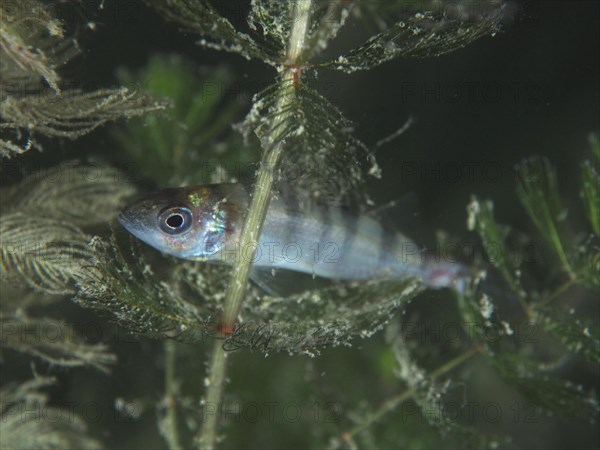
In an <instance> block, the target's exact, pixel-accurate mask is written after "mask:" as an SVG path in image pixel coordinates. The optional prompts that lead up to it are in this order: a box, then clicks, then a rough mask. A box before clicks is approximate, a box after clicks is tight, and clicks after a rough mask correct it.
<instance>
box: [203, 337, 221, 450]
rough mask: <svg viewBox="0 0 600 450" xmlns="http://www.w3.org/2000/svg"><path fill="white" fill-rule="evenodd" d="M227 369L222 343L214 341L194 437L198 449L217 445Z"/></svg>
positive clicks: (204, 449)
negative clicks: (198, 426)
mask: <svg viewBox="0 0 600 450" xmlns="http://www.w3.org/2000/svg"><path fill="white" fill-rule="evenodd" d="M226 369H227V352H226V351H225V349H224V348H223V342H222V341H221V340H219V339H217V340H215V342H214V347H213V354H212V359H211V361H210V366H209V367H208V376H207V377H206V379H205V380H207V381H205V384H207V386H206V388H207V394H206V399H205V403H204V405H202V426H201V427H200V431H199V433H198V435H197V436H196V442H197V446H198V448H199V449H202V450H206V449H209V450H211V449H214V448H215V447H216V445H217V438H218V433H219V417H220V414H219V411H220V410H221V408H220V406H221V401H222V400H221V399H222V398H223V389H224V387H225V376H226Z"/></svg>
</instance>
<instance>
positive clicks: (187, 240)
mask: <svg viewBox="0 0 600 450" xmlns="http://www.w3.org/2000/svg"><path fill="white" fill-rule="evenodd" d="M245 202H247V199H246V198H245V196H244V193H243V192H241V190H240V188H238V187H237V185H235V184H231V185H205V186H195V187H185V188H168V189H163V190H161V191H158V192H154V193H152V194H149V195H146V196H145V197H142V198H140V199H139V200H137V201H135V202H134V203H132V204H131V205H129V206H127V207H125V208H124V209H123V210H122V211H121V213H120V214H119V216H118V221H119V223H120V224H121V225H122V226H123V227H124V228H125V229H126V230H127V231H129V232H130V233H131V234H133V235H134V236H135V237H137V238H138V239H141V240H142V241H144V242H145V243H146V244H148V245H150V246H152V247H154V248H155V249H157V250H159V251H161V252H163V253H167V254H169V255H173V256H176V257H178V258H184V259H195V260H198V259H200V260H211V259H216V258H217V257H218V253H219V251H220V250H221V249H222V248H223V247H224V246H225V245H226V243H227V242H229V241H232V240H235V239H237V235H238V234H239V228H240V226H241V223H242V222H241V221H242V220H243V217H242V216H243V208H244V206H245V205H244V203H245Z"/></svg>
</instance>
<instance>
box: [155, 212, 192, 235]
mask: <svg viewBox="0 0 600 450" xmlns="http://www.w3.org/2000/svg"><path fill="white" fill-rule="evenodd" d="M158 223H159V225H160V229H161V230H162V231H163V232H164V233H166V234H171V235H175V234H182V233H185V232H186V231H187V230H189V229H190V227H191V226H192V212H191V211H190V210H189V209H187V208H179V207H177V208H169V209H166V210H164V211H163V212H161V213H160V215H159V216H158Z"/></svg>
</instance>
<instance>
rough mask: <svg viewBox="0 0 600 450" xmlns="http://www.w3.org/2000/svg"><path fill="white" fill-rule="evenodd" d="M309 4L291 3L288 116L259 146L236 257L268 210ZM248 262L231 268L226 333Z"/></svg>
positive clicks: (281, 105)
mask: <svg viewBox="0 0 600 450" xmlns="http://www.w3.org/2000/svg"><path fill="white" fill-rule="evenodd" d="M311 4H312V2H311V0H303V1H298V2H295V5H294V10H293V12H292V21H293V24H294V25H293V27H292V29H291V32H290V40H289V45H288V54H287V63H286V65H285V67H286V69H285V70H284V72H283V75H282V79H283V81H284V85H285V86H287V87H286V88H285V89H283V90H282V92H281V94H280V96H279V99H278V101H277V103H276V106H275V107H276V108H277V110H278V111H289V112H287V113H285V114H281V115H279V116H278V119H277V120H275V121H274V123H272V124H271V126H270V129H271V130H274V131H273V132H272V133H270V135H269V136H267V138H266V139H265V140H264V141H263V146H265V147H266V148H265V149H264V150H265V153H264V156H263V158H262V161H261V166H260V169H259V171H258V175H257V178H256V185H255V187H254V191H253V193H252V200H251V202H250V209H249V211H248V214H247V215H246V218H245V220H244V226H243V228H242V234H241V236H240V241H239V248H240V255H246V252H245V251H244V250H245V249H247V248H254V249H255V250H256V246H257V243H258V239H259V237H260V233H261V230H262V226H263V223H264V221H265V216H266V215H267V209H268V208H269V202H270V201H271V190H272V188H273V182H274V181H275V173H276V170H277V166H278V164H279V159H280V156H281V152H282V150H283V142H282V141H283V139H284V138H285V134H286V133H287V132H289V131H288V130H286V129H285V128H284V127H281V126H280V125H281V124H282V123H284V121H285V120H286V118H287V116H288V114H292V113H293V108H292V107H291V106H292V104H293V102H294V100H295V97H296V96H295V93H296V87H295V82H296V81H297V79H298V78H297V73H298V70H299V69H298V67H297V64H298V63H299V60H300V58H301V57H302V54H303V50H304V46H305V43H306V38H307V33H308V26H309V23H310V12H311V8H312V5H311ZM252 259H253V255H252V256H251V257H249V258H246V257H243V258H242V257H240V258H238V259H237V261H236V264H235V265H234V267H233V274H232V278H231V282H230V283H229V287H228V290H227V295H226V298H225V308H224V314H223V325H224V327H225V328H227V329H231V328H232V327H233V325H234V324H235V320H236V319H237V316H238V313H239V311H240V308H241V306H242V301H243V298H244V294H245V293H246V287H247V285H248V276H249V275H250V269H251V266H252Z"/></svg>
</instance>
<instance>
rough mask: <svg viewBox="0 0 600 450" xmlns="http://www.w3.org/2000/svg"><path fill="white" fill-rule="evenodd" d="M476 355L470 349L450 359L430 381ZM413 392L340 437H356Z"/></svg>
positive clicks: (406, 393) (389, 402)
mask: <svg viewBox="0 0 600 450" xmlns="http://www.w3.org/2000/svg"><path fill="white" fill-rule="evenodd" d="M477 353H478V350H477V348H472V349H471V350H468V351H466V352H464V353H461V354H460V355H458V356H457V357H455V358H453V359H451V360H450V361H448V362H447V363H445V364H443V365H441V366H440V367H438V368H437V369H436V370H434V371H433V372H432V373H431V375H430V378H431V379H432V380H434V379H435V378H437V377H439V376H441V375H443V374H445V373H447V372H450V371H451V370H452V369H454V368H455V367H457V366H459V365H460V364H462V363H463V362H465V361H466V360H468V359H469V358H471V357H472V356H474V355H476V354H477ZM414 392H415V391H414V389H407V390H406V391H404V392H402V393H401V394H398V395H396V396H395V397H392V398H391V399H389V400H387V401H386V402H384V403H383V404H382V405H381V406H380V407H379V408H377V410H376V411H374V412H373V413H372V414H370V415H369V416H368V417H367V418H366V420H365V421H364V422H362V423H360V424H358V425H356V426H355V427H354V428H352V429H351V430H350V431H348V432H346V433H344V434H343V435H342V439H344V440H349V439H351V438H353V437H354V436H356V435H357V434H358V433H360V432H361V431H363V430H364V429H366V428H368V427H370V426H371V425H372V424H373V423H374V422H376V421H377V420H379V419H380V418H381V417H382V416H384V415H385V414H386V413H388V412H390V411H392V410H394V409H396V407H397V406H398V405H400V404H401V403H402V402H404V401H406V400H408V399H409V398H410V397H412V395H413V394H414Z"/></svg>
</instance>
